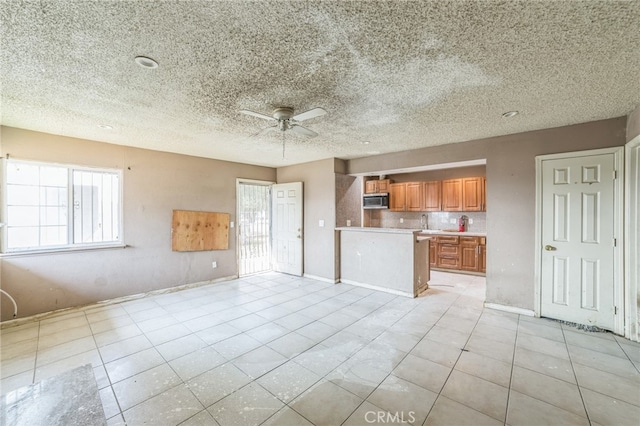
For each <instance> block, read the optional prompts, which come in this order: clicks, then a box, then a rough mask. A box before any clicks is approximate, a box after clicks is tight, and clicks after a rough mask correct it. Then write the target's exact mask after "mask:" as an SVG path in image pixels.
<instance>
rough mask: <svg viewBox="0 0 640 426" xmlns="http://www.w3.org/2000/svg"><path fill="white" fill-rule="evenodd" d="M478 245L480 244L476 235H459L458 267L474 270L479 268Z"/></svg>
mask: <svg viewBox="0 0 640 426" xmlns="http://www.w3.org/2000/svg"><path fill="white" fill-rule="evenodd" d="M479 247H480V244H479V241H478V238H477V237H460V252H461V254H462V261H461V262H460V269H462V270H463V271H474V272H477V271H478V270H479V269H480V268H479V266H480V253H479V251H478V248H479Z"/></svg>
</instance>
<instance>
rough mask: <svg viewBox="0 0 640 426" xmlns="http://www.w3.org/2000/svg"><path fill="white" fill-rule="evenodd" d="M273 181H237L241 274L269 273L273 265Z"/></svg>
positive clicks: (239, 265)
mask: <svg viewBox="0 0 640 426" xmlns="http://www.w3.org/2000/svg"><path fill="white" fill-rule="evenodd" d="M273 184H274V182H267V181H256V180H247V179H238V180H237V185H236V187H237V200H238V217H237V222H238V228H237V234H238V238H237V241H238V249H237V250H238V274H239V275H240V276H241V277H242V276H246V275H252V274H257V273H261V272H268V271H271V270H272V265H271V185H273Z"/></svg>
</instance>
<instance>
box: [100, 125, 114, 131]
mask: <svg viewBox="0 0 640 426" xmlns="http://www.w3.org/2000/svg"><path fill="white" fill-rule="evenodd" d="M98 127H100V128H101V129H104V130H111V129H113V127H112V126H109V125H108V124H98Z"/></svg>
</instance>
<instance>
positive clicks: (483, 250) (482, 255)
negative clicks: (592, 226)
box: [478, 237, 487, 272]
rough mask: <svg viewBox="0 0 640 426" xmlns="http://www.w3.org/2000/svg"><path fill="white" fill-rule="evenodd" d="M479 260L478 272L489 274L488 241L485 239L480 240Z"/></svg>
mask: <svg viewBox="0 0 640 426" xmlns="http://www.w3.org/2000/svg"><path fill="white" fill-rule="evenodd" d="M478 252H479V256H478V257H479V260H478V270H479V271H480V272H487V239H486V238H485V237H481V238H480V245H479V246H478Z"/></svg>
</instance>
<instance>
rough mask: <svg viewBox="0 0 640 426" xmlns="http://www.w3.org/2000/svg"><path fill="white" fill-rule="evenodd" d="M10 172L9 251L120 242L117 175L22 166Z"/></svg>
mask: <svg viewBox="0 0 640 426" xmlns="http://www.w3.org/2000/svg"><path fill="white" fill-rule="evenodd" d="M6 170H7V181H6V186H5V188H6V195H7V196H6V200H7V205H6V207H7V210H6V211H7V227H6V232H7V249H8V250H13V249H20V250H24V249H37V248H40V247H42V248H48V247H53V246H56V247H60V246H62V247H65V246H73V245H75V244H90V243H104V242H118V241H119V229H120V181H119V174H118V173H117V172H109V171H88V170H81V169H74V168H70V167H62V166H54V165H45V164H33V163H21V162H16V161H7V167H6ZM70 191H71V192H70ZM69 195H71V196H72V200H73V201H72V203H73V205H72V206H71V207H72V208H70V206H69V202H70V200H69ZM70 214H71V216H70ZM70 237H71V238H72V239H73V241H72V242H70V241H69V238H70Z"/></svg>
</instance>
